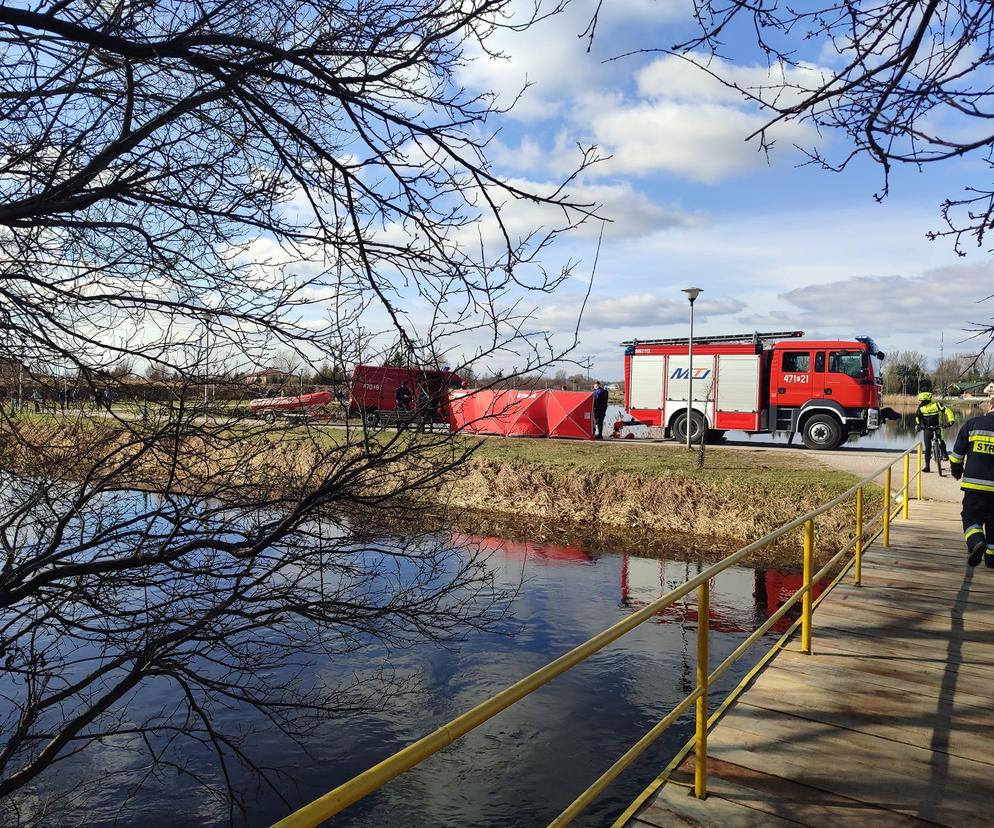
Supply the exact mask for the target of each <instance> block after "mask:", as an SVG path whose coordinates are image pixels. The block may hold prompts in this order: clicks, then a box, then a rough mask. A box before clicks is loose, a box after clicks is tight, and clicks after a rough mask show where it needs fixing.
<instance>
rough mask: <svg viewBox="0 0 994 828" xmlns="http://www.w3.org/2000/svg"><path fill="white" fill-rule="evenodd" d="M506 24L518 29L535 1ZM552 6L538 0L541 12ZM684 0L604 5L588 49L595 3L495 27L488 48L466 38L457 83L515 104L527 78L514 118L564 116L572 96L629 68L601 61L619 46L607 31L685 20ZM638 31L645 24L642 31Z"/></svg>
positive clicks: (525, 1)
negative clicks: (530, 21) (526, 24)
mask: <svg viewBox="0 0 994 828" xmlns="http://www.w3.org/2000/svg"><path fill="white" fill-rule="evenodd" d="M515 6H516V10H515V12H514V14H513V15H512V18H511V20H510V21H508V22H509V23H511V24H513V25H516V26H520V25H521V24H523V23H524V22H525V21H526V20H528V19H529V18H530V17H531V16H532V15H533V14H534V13H535V4H534V3H533V2H530V1H529V0H522V2H519V3H517V4H515ZM553 6H554V3H552V2H549V0H545V2H542V3H540V5H539V13H540V14H546V13H548V12H550V11H551V10H552V8H553ZM689 8H690V5H689V3H687V2H685V0H627V2H626V3H625V4H624V5H623V6H622V5H620V4H618V5H614V6H612V7H610V8H608V7H607V6H605V7H604V9H603V10H602V13H601V15H600V18H599V20H598V24H597V36H596V37H595V39H594V43H593V49H592V51H591V53H588V52H587V45H588V41H587V39H586V38H585V37H581V33H582V32H583V31H584V30H585V29H586V28H587V25H588V23H589V22H590V17H591V15H592V14H593V12H594V9H595V4H594V3H571V4H569V5H566V7H565V9H564V10H563V11H560V12H559V13H557V14H554V15H552V16H550V17H548V18H546V19H544V20H541V21H539V22H538V23H536V24H535V25H533V26H531V27H530V28H528V29H527V30H525V31H515V30H514V29H513V28H512V27H511V26H505V27H503V28H500V29H498V30H497V31H495V32H494V34H493V35H491V37H490V38H488V40H487V44H486V45H487V51H484V50H483V49H482V48H481V47H480V46H479V45H478V44H472V43H468V44H467V46H466V56H467V58H469V60H467V62H466V63H465V65H464V66H462V67H461V68H460V71H459V74H458V80H459V82H460V83H462V84H464V85H465V86H467V87H469V88H471V89H477V90H482V91H487V92H495V93H497V95H498V100H499V103H500V104H501V105H503V106H508V105H510V104H511V103H512V102H514V101H515V99H516V97H517V96H518V94H519V93H521V91H522V89H523V87H524V86H525V84H526V83H528V84H531V86H530V88H528V89H527V91H525V93H524V94H523V95H522V97H521V99H520V100H518V101H517V103H516V104H515V106H514V109H513V110H512V113H511V114H512V116H513V117H514V118H517V119H520V120H525V121H532V120H545V119H548V118H553V117H557V116H560V115H563V114H564V113H567V112H568V111H569V108H570V98H571V97H572V96H574V95H576V94H579V93H581V92H582V91H584V90H588V89H591V88H595V87H597V86H600V85H603V84H605V83H609V84H610V83H611V82H612V80H611V79H612V78H614V77H616V76H623V75H624V74H625V73H627V72H628V71H629V70H628V69H627V68H626V67H624V66H623V65H622V64H605V63H603V58H605V57H609V56H611V55H614V54H616V53H617V52H619V51H621V49H620V48H619V47H618V46H617V45H616V41H615V40H614V38H613V37H612V35H613V34H614V33H615V32H617V31H618V30H621V29H625V28H627V27H633V26H636V27H639V26H641V27H644V26H646V25H648V24H652V23H660V22H665V21H670V20H674V19H676V18H678V17H683V16H684V15H686V13H687V11H688V10H689ZM643 31H644V29H643Z"/></svg>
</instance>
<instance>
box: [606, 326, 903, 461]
mask: <svg viewBox="0 0 994 828" xmlns="http://www.w3.org/2000/svg"><path fill="white" fill-rule="evenodd" d="M803 336H804V332H803V331H778V332H772V333H758V332H757V333H753V334H743V335H729V336H717V337H703V338H701V339H695V340H694V350H693V365H691V364H690V359H689V354H688V350H689V349H688V343H687V340H686V339H653V340H635V341H632V342H625V343H623V344H624V345H625V408H626V409H627V410H628V412H629V413H630V414H631V415H632V416H633V417H634V418H635V419H637V420H638V421H640V422H642V423H644V424H645V425H648V426H656V427H662V428H664V429H665V431H666V435H667V436H672V437H674V438H675V439H677V440H681V441H685V440H686V439H687V430H688V428H689V430H690V436H691V441H692V442H695V443H699V442H700V441H701V440H702V439H705V438H706V437H707V436H708V435H712V436H719V437H720V435H721V434H722V433H724V432H725V431H727V430H731V429H735V430H740V431H745V432H747V433H749V434H763V433H766V434H770V433H785V434H787V435H789V438H790V439H791V440H792V439H793V437H794V435H796V434H798V433H799V434H800V435H801V439H802V440H803V441H804V445H805V446H807V447H808V448H812V449H834V448H837V447H838V446H840V445H841V444H842V443H844V442H845V441H846V440H847V439H848V438H849V437H850V436H855V435H861V434H867V433H869V432H870V431H873V430H874V429H876V428H878V427H879V425H880V383H879V381H878V380H877V376H879V374H880V371H879V366H878V365H876V364H875V363H876V362H877V361H879V360H882V359H883V357H884V355H883V353H881V352H880V351H879V350H878V349H877V346H876V345H875V344H874V342H873V340H872V339H870V338H869V337H857V338H856V339H854V340H804V339H801V337H803ZM691 371H693V382H691V379H690V375H691ZM691 385H692V386H693V392H692V393H693V400H692V402H691V417H690V422H689V424H688V418H687V397H688V386H691Z"/></svg>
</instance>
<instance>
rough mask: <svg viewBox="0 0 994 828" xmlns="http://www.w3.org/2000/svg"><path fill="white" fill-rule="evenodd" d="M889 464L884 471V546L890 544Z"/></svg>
mask: <svg viewBox="0 0 994 828" xmlns="http://www.w3.org/2000/svg"><path fill="white" fill-rule="evenodd" d="M890 509H891V503H890V466H888V467H887V471H886V472H884V546H890Z"/></svg>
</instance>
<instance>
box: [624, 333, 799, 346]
mask: <svg viewBox="0 0 994 828" xmlns="http://www.w3.org/2000/svg"><path fill="white" fill-rule="evenodd" d="M802 336H804V331H762V332H761V331H755V332H753V333H747V334H726V335H725V336H700V337H697V336H695V337H694V344H696V345H716V344H718V343H721V342H752V343H754V344H756V345H758V344H759V343H760V342H765V341H766V340H770V339H798V338H800V337H802ZM686 341H687V337H685V336H671V337H669V338H667V339H631V340H628V341H627V342H622V343H621V344H622V345H626V346H632V345H683V344H684V343H686Z"/></svg>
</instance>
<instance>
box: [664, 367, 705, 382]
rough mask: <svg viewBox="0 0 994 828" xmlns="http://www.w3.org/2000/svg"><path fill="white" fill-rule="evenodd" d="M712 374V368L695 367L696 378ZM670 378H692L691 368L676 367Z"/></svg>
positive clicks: (703, 377)
mask: <svg viewBox="0 0 994 828" xmlns="http://www.w3.org/2000/svg"><path fill="white" fill-rule="evenodd" d="M710 374H711V369H710V368H695V369H694V379H695V380H697V379H707V378H708V376H709V375H710ZM670 379H675V380H685V379H690V369H689V368H674V369H673V373H672V374H670Z"/></svg>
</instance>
